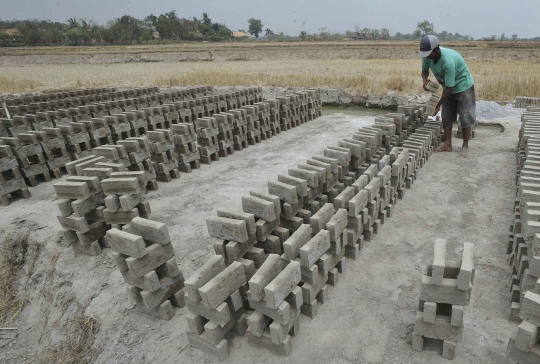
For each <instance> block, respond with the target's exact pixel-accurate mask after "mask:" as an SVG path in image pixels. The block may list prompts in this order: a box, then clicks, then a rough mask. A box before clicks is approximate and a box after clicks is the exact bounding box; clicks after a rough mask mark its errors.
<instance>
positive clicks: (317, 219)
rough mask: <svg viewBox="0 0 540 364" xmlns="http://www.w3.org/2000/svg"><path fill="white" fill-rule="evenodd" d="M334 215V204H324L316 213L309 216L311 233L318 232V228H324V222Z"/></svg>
mask: <svg viewBox="0 0 540 364" xmlns="http://www.w3.org/2000/svg"><path fill="white" fill-rule="evenodd" d="M333 216H334V205H332V204H331V203H327V204H325V205H324V206H323V207H322V208H321V209H320V210H319V211H317V213H316V214H315V215H313V216H311V218H310V220H309V222H310V225H311V229H312V232H313V234H316V233H318V232H319V230H321V229H324V228H325V227H326V224H327V223H328V221H330V219H331V218H332V217H333Z"/></svg>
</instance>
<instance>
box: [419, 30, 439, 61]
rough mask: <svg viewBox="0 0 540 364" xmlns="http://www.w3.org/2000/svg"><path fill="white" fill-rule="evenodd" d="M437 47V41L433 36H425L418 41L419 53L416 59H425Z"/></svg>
mask: <svg viewBox="0 0 540 364" xmlns="http://www.w3.org/2000/svg"><path fill="white" fill-rule="evenodd" d="M438 46H439V40H438V39H437V37H436V36H434V35H426V36H424V38H422V40H421V41H420V52H418V57H422V58H424V57H427V56H429V55H430V54H431V52H433V50H434V49H435V48H437V47H438Z"/></svg>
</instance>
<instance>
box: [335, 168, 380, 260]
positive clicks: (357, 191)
mask: <svg viewBox="0 0 540 364" xmlns="http://www.w3.org/2000/svg"><path fill="white" fill-rule="evenodd" d="M385 173H386V170H385V171H384V172H382V173H380V174H385ZM379 178H382V176H380V177H379ZM369 180H370V176H369V175H368V174H362V175H361V176H360V177H358V179H357V180H356V181H355V182H354V183H353V184H352V186H348V187H346V188H345V190H344V191H343V192H342V193H341V194H340V195H339V196H338V197H337V198H336V199H335V200H334V204H335V205H337V206H339V207H342V208H346V209H347V231H346V235H345V236H344V238H345V240H346V245H345V256H346V257H348V258H350V259H353V260H356V259H358V255H359V253H360V250H361V249H362V248H363V247H364V242H365V239H364V226H366V224H368V222H369V210H368V208H367V204H368V199H369V197H370V196H369V192H368V190H366V189H365V187H366V186H367V185H368V183H369ZM381 191H382V189H381ZM387 208H388V207H387ZM379 220H380V221H381V223H382V222H383V221H384V217H381V214H380V213H379ZM370 228H371V227H370Z"/></svg>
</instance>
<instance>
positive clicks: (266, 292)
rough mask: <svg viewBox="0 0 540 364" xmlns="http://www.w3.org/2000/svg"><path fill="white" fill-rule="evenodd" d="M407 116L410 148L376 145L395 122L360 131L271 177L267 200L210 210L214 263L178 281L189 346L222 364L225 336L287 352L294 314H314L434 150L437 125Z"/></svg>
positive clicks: (262, 196) (255, 195)
mask: <svg viewBox="0 0 540 364" xmlns="http://www.w3.org/2000/svg"><path fill="white" fill-rule="evenodd" d="M415 115H416V118H415V120H414V123H418V128H417V130H416V132H415V133H414V134H412V135H411V136H410V137H409V139H411V138H412V137H418V140H419V142H418V144H415V145H413V146H412V149H408V148H402V149H400V148H399V147H397V146H396V147H392V149H391V151H390V153H389V154H388V155H386V153H385V149H384V148H382V147H381V145H382V144H381V143H382V140H383V131H390V132H389V133H392V132H393V133H396V130H395V124H394V119H391V120H392V121H391V123H388V125H381V127H373V128H362V129H360V130H359V131H358V132H357V133H355V134H354V135H353V136H352V137H351V138H350V139H346V140H344V141H343V142H340V143H339V146H337V147H328V148H326V149H325V150H324V153H323V156H314V157H313V158H311V159H309V160H307V161H306V162H305V163H301V164H299V165H298V167H297V168H291V169H289V171H288V175H284V174H282V175H278V178H277V181H271V182H269V183H268V193H259V192H253V191H252V192H250V194H249V196H244V197H243V198H242V211H241V212H240V211H235V210H229V209H219V210H218V211H217V216H211V217H209V218H208V219H207V227H208V231H209V234H210V236H212V237H213V238H215V239H216V241H215V243H214V250H215V252H216V254H217V255H215V256H214V257H213V258H211V259H210V261H209V262H208V263H206V264H205V265H204V266H203V267H202V268H201V269H200V270H199V271H197V272H196V273H195V274H194V275H193V276H192V277H191V278H189V279H187V280H186V293H187V295H186V304H187V307H188V309H189V311H190V314H189V315H188V318H187V320H188V326H189V331H188V339H189V342H190V344H191V345H193V346H195V347H198V348H199V349H201V350H203V351H206V352H208V353H211V354H213V355H215V356H216V357H218V358H220V359H222V360H223V359H225V358H226V357H228V355H229V344H228V341H227V337H226V334H227V333H229V332H231V331H234V332H235V333H236V334H238V335H240V336H243V335H244V334H245V335H246V337H247V340H248V343H250V344H251V345H254V346H257V347H263V348H266V349H269V350H271V351H273V352H275V353H279V354H281V355H288V354H289V353H290V352H291V350H292V341H291V340H292V339H291V338H292V337H294V336H295V335H297V334H298V332H299V325H298V316H299V315H300V314H304V315H306V316H308V317H311V318H314V317H315V316H316V315H317V311H318V307H319V304H321V303H324V302H326V301H327V300H328V292H329V289H330V288H329V287H331V286H335V285H336V284H337V282H338V276H339V274H340V273H343V272H345V268H346V260H345V257H348V258H351V259H358V256H359V251H360V249H361V248H362V247H363V245H364V243H365V242H366V241H370V240H372V238H373V235H374V234H376V233H377V232H378V230H379V228H380V225H381V224H383V223H384V221H385V219H386V218H387V217H390V216H391V213H392V208H393V204H396V203H397V201H398V198H402V197H403V192H401V193H399V191H403V190H404V189H405V188H406V187H408V188H410V186H411V184H412V180H413V179H414V178H415V175H416V172H417V171H418V168H420V163H423V162H422V161H425V160H426V158H427V156H428V155H429V154H430V153H431V152H432V151H433V148H435V147H436V146H437V143H438V140H439V136H440V124H439V123H430V122H425V120H424V119H427V118H424V115H423V109H422V108H419V109H418V112H417V113H416V114H415ZM402 117H403V118H405V115H402ZM400 121H402V119H400ZM411 124H413V123H412V122H411ZM376 125H377V124H376ZM389 125H390V127H388V126H389ZM415 125H416V124H415ZM394 137H397V135H393V136H392V138H390V136H389V139H390V140H396V139H397V138H394ZM368 146H369V148H368ZM367 158H369V159H367ZM359 161H361V163H359ZM358 165H360V166H358ZM353 176H354V178H353ZM407 181H409V183H408V184H407ZM225 267H227V268H225ZM218 287H220V288H221V289H219V290H218ZM218 292H219V294H220V295H219V296H218V297H217V298H216V299H215V300H213V304H212V305H210V304H209V303H208V302H207V300H209V298H208V297H209V296H210V297H213V296H214V295H217V293H218ZM238 294H239V297H236V296H237V295H238ZM240 302H243V306H242V305H241V304H240ZM246 315H247V320H246ZM246 325H247V328H246Z"/></svg>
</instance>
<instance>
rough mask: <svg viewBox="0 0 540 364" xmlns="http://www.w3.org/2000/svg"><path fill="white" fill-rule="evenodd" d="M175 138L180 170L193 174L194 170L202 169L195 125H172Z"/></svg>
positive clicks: (189, 123)
mask: <svg viewBox="0 0 540 364" xmlns="http://www.w3.org/2000/svg"><path fill="white" fill-rule="evenodd" d="M171 131H172V132H173V136H174V150H175V152H176V154H177V156H178V170H180V171H181V172H185V173H191V171H192V169H199V168H200V162H199V160H200V154H199V149H197V143H196V142H197V132H196V131H195V127H194V126H193V123H191V122H188V123H178V124H173V125H171Z"/></svg>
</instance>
